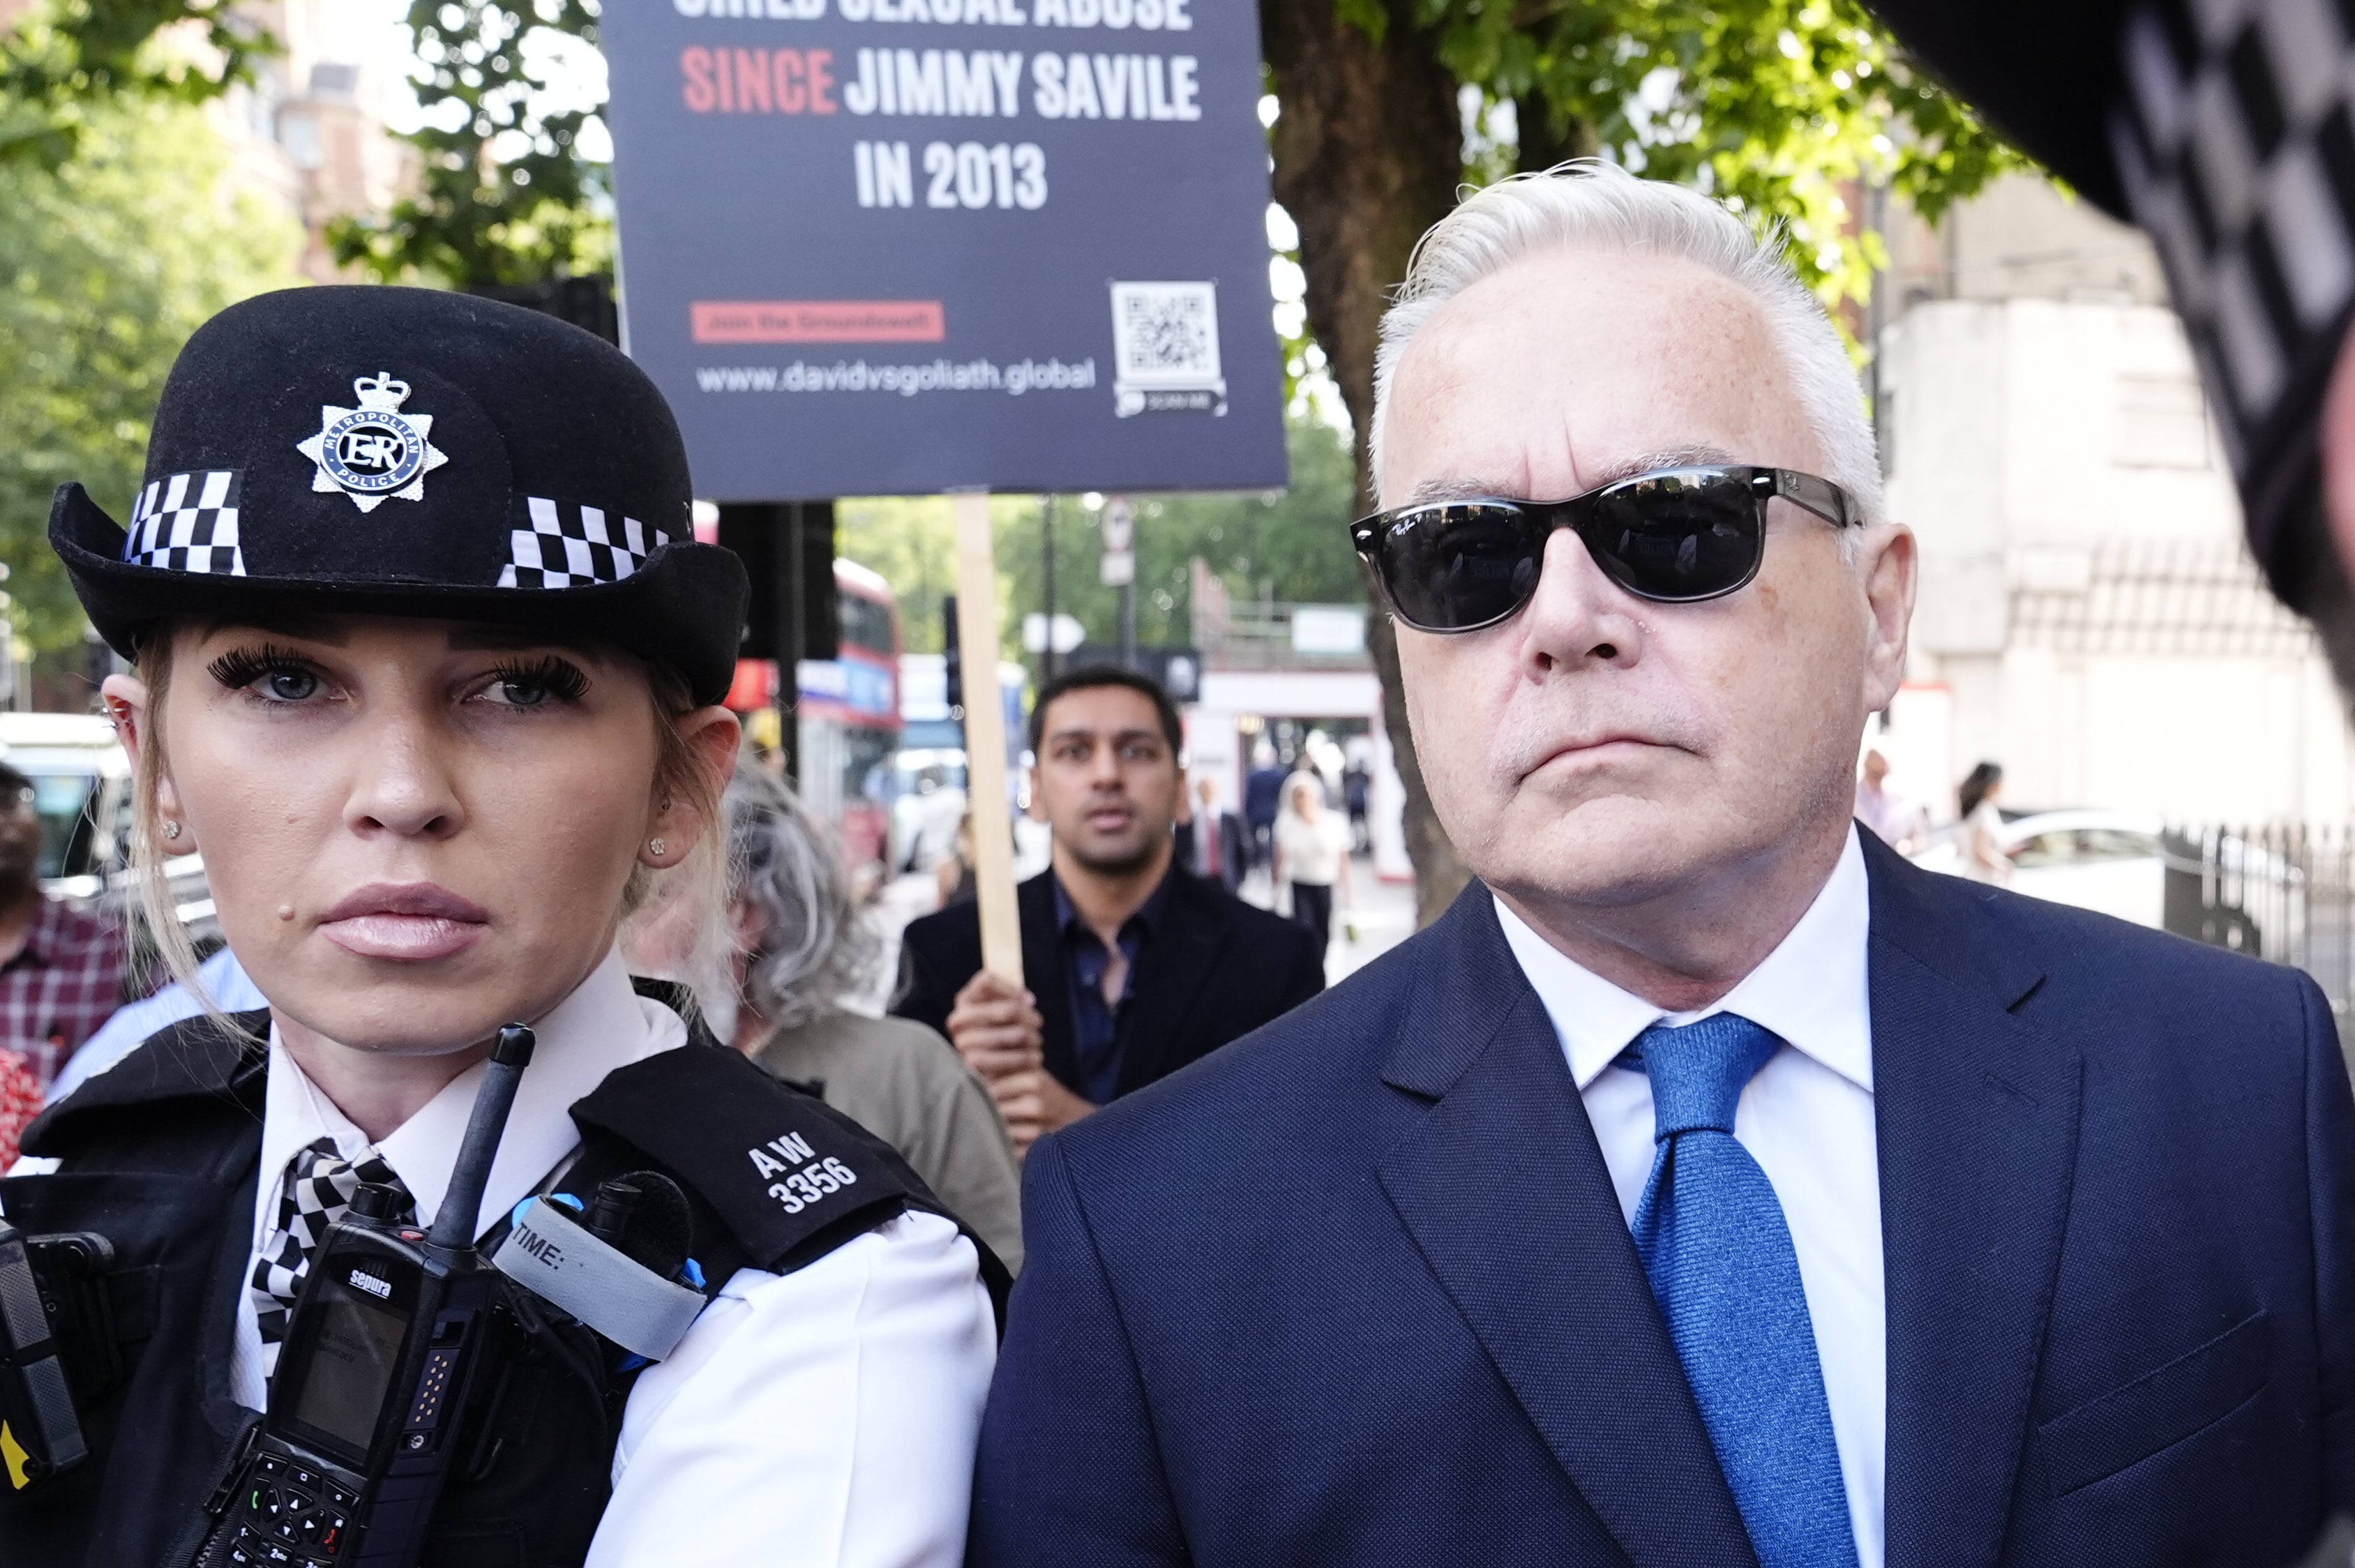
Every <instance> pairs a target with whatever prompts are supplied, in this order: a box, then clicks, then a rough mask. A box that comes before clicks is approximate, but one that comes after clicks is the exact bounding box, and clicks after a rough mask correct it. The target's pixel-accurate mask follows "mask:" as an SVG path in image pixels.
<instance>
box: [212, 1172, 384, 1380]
mask: <svg viewBox="0 0 2355 1568" xmlns="http://www.w3.org/2000/svg"><path fill="white" fill-rule="evenodd" d="M364 1181H365V1182H368V1183H369V1184H371V1185H373V1186H378V1187H390V1188H393V1189H397V1190H398V1191H399V1192H400V1194H401V1203H400V1211H401V1212H402V1214H403V1215H407V1214H409V1213H412V1212H414V1211H415V1205H414V1204H413V1203H412V1202H411V1201H410V1198H409V1189H408V1188H406V1187H404V1186H402V1185H401V1181H400V1177H398V1176H396V1175H394V1174H393V1170H392V1167H390V1166H389V1165H387V1164H385V1162H384V1160H383V1159H382V1157H379V1156H378V1154H377V1152H376V1151H375V1150H374V1149H370V1150H369V1151H368V1153H367V1154H366V1155H363V1156H362V1157H360V1160H359V1162H358V1163H357V1165H355V1164H352V1163H351V1162H349V1161H347V1160H346V1159H345V1158H344V1157H342V1156H341V1155H340V1154H338V1153H336V1145H335V1140H334V1139H332V1138H320V1139H318V1140H317V1141H316V1142H314V1143H312V1144H309V1145H306V1146H305V1147H303V1148H300V1149H298V1150H296V1151H295V1154H294V1157H293V1159H291V1160H289V1161H287V1163H286V1180H285V1183H284V1185H283V1186H282V1187H281V1188H280V1189H279V1194H278V1225H277V1228H276V1229H275V1230H273V1231H272V1232H270V1234H268V1235H267V1236H264V1237H263V1238H262V1240H261V1255H260V1256H259V1257H257V1258H255V1259H254V1260H253V1278H252V1281H251V1284H250V1289H251V1291H252V1293H253V1316H254V1319H255V1321H257V1322H258V1323H259V1324H260V1325H261V1370H262V1371H263V1372H265V1373H269V1372H274V1371H277V1370H278V1347H279V1345H280V1344H281V1343H282V1341H283V1340H284V1339H285V1338H286V1326H287V1319H288V1317H289V1316H290V1315H291V1314H292V1313H293V1310H294V1299H295V1297H297V1296H301V1295H302V1294H303V1278H304V1275H307V1274H309V1273H310V1272H311V1260H312V1259H313V1258H314V1257H316V1256H317V1255H318V1253H319V1243H321V1242H323V1241H325V1240H326V1236H327V1227H328V1226H330V1225H332V1224H334V1223H335V1222H336V1221H338V1220H340V1219H342V1218H343V1217H344V1211H345V1210H346V1209H348V1208H350V1207H351V1204H352V1194H353V1193H355V1192H357V1191H358V1190H359V1186H360V1183H362V1182H364Z"/></svg>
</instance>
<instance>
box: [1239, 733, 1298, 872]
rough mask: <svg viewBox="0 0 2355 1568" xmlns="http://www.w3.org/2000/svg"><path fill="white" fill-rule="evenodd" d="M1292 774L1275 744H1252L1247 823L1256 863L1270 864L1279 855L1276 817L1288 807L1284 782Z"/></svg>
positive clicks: (1245, 801) (1245, 782) (1245, 784)
mask: <svg viewBox="0 0 2355 1568" xmlns="http://www.w3.org/2000/svg"><path fill="white" fill-rule="evenodd" d="M1288 776H1289V775H1288V774H1287V773H1285V771H1284V766H1283V764H1282V763H1279V762H1278V761H1277V760H1276V755H1275V748H1274V747H1273V745H1271V744H1269V743H1268V742H1267V741H1256V742H1254V743H1253V744H1252V771H1251V772H1250V773H1247V774H1245V775H1244V777H1243V822H1244V823H1245V824H1246V825H1247V826H1248V827H1250V828H1251V836H1252V865H1254V866H1264V865H1267V864H1269V863H1270V862H1271V861H1272V860H1273V859H1274V858H1275V817H1276V813H1277V812H1279V811H1281V810H1282V809H1283V808H1284V779H1285V778H1286V777H1288Z"/></svg>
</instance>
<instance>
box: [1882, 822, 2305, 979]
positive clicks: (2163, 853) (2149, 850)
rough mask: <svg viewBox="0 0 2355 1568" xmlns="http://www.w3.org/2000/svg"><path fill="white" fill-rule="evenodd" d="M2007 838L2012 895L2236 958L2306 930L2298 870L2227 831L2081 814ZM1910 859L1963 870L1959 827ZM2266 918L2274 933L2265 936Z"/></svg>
mask: <svg viewBox="0 0 2355 1568" xmlns="http://www.w3.org/2000/svg"><path fill="white" fill-rule="evenodd" d="M2001 842H2002V846H2003V852H2004V854H2005V855H2006V856H2007V857H2008V858H2009V859H2010V861H2011V866H2012V874H2011V890H2012V891H2014V892H2019V893H2027V894H2029V895H2030V896H2031V897H2033V898H2041V899H2050V900H2051V901H2053V902H2055V903H2064V904H2070V905H2073V906H2074V907H2076V908H2078V909H2089V910H2094V911H2095V912H2099V913H2102V914H2106V915H2112V916H2115V918H2117V919H2119V920H2125V921H2131V922H2133V923H2135V924H2137V925H2147V926H2149V927H2151V928H2152V929H2154V930H2160V931H2172V932H2176V933H2179V934H2180V935H2184V936H2190V937H2195V938H2197V939H2199V940H2200V941H2202V942H2207V943H2211V944H2214V945H2216V946H2219V947H2229V948H2232V949H2233V950H2234V951H2236V952H2250V953H2257V952H2263V951H2266V950H2267V947H2266V943H2267V939H2270V940H2271V942H2272V943H2273V944H2274V945H2275V947H2279V946H2280V945H2281V944H2285V943H2288V942H2292V941H2295V940H2296V937H2297V936H2298V935H2299V934H2300V930H2301V929H2302V926H2303V922H2304V900H2303V898H2302V897H2300V896H2299V895H2300V893H2301V892H2302V885H2301V884H2302V882H2303V877H2302V874H2301V873H2300V872H2299V870H2298V869H2297V868H2296V866H2295V865H2293V864H2292V863H2291V862H2290V861H2288V860H2287V859H2284V858H2283V857H2281V856H2279V855H2276V854H2275V853H2273V852H2272V851H2271V850H2268V849H2266V848H2262V847H2260V846H2258V845H2255V844H2252V843H2249V842H2248V841H2246V840H2245V839H2243V838H2239V837H2233V836H2232V835H2230V834H2211V835H2210V836H2209V837H2208V838H2207V839H2204V840H2200V839H2193V838H2190V837H2185V836H2183V835H2181V834H2179V833H2176V832H2173V831H2171V830H2169V828H2168V827H2167V825H2166V824H2165V823H2164V822H2163V821H2162V820H2161V819H2160V818H2158V817H2157V816H2148V815H2147V814H2144V813H2140V812H2131V811H2103V810H2095V809H2081V810H2073V811H2037V812H2030V813H2027V814H2025V815H2023V816H2016V817H2012V818H2010V819H2009V820H2008V821H2007V822H2005V824H2004V825H2003V835H2002V839H2001ZM1961 860H1962V852H1961V846H1960V845H1959V844H1958V843H1957V842H1956V840H1955V829H1954V828H1952V827H1948V828H1946V829H1944V830H1942V831H1941V832H1940V833H1938V834H1937V835H1935V836H1934V837H1933V838H1932V840H1931V842H1930V843H1929V844H1928V845H1927V846H1925V847H1924V848H1922V849H1920V850H1918V851H1916V852H1915V854H1914V855H1913V863H1914V864H1915V865H1917V866H1921V867H1923V868H1924V869H1929V870H1934V871H1948V872H1954V871H1958V870H1959V869H1960V866H1961ZM2256 911H2262V912H2263V913H2262V916H2261V917H2260V916H2259V915H2258V914H2256V913H2254V912H2256ZM2261 919H2262V923H2263V924H2264V925H2270V926H2272V927H2273V928H2274V929H2272V930H2271V931H2264V930H2261V929H2260V920H2261ZM2294 927H2295V928H2298V929H2293V928H2294Z"/></svg>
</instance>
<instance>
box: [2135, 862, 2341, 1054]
mask: <svg viewBox="0 0 2355 1568" xmlns="http://www.w3.org/2000/svg"><path fill="white" fill-rule="evenodd" d="M2164 844H2165V848H2166V860H2167V886H2166V897H2165V912H2164V918H2163V923H2164V924H2165V925H2166V927H2167V929H2168V930H2169V931H2172V932H2177V933H2180V934H2182V935H2185V936H2189V937H2192V938H2194V939H2195V940H2198V941H2200V942H2205V943H2209V944H2211V945H2214V946H2217V947H2225V948H2230V949H2232V951H2234V952H2237V953H2246V954H2249V955H2253V956H2254V957H2259V958H2264V959H2269V960H2271V961H2272V962H2274V963H2276V964H2288V965H2294V966H2296V967H2297V968H2300V969H2303V970H2305V971H2306V972H2307V974H2308V975H2311V976H2314V979H2315V982H2316V984H2318V985H2319V986H2320V987H2322V990H2323V994H2324V995H2325V996H2327V997H2329V998H2330V1006H2331V1008H2332V1010H2333V1011H2335V1012H2337V1013H2339V1014H2340V1015H2341V1016H2342V1017H2343V1016H2344V1015H2345V1014H2346V1013H2347V1011H2348V1010H2349V1008H2350V1002H2355V831H2350V829H2349V828H2346V827H2301V826H2275V827H2229V828H2228V827H2204V828H2186V829H2179V830H2176V831H2171V832H2169V834H2167V835H2166V837H2165V838H2164Z"/></svg>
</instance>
